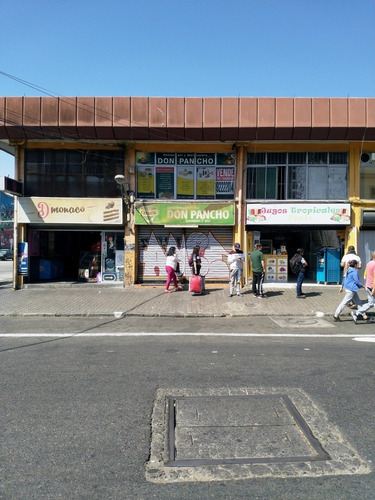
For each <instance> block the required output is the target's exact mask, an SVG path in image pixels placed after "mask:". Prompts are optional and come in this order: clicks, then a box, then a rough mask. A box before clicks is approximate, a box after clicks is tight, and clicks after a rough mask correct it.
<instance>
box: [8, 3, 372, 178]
mask: <svg viewBox="0 0 375 500" xmlns="http://www.w3.org/2000/svg"><path fill="white" fill-rule="evenodd" d="M0 18H1V19H2V27H1V30H0V54H1V58H0V95H1V96H39V95H41V96H44V95H52V96H121V95H123V96H129V95H130V96H178V97H187V96H189V97H195V96H255V97H258V96H275V97H375V55H374V53H375V52H374V47H375V29H374V27H375V0H1V1H0ZM0 175H10V176H12V175H13V160H12V158H10V157H9V155H4V154H0Z"/></svg>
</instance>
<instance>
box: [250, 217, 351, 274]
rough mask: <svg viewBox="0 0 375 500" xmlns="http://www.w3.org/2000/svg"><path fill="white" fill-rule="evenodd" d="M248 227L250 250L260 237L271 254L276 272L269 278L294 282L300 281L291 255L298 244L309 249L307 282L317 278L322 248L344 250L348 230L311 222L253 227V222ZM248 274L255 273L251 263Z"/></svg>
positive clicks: (306, 257) (273, 271) (271, 272)
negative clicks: (292, 264) (292, 263)
mask: <svg viewBox="0 0 375 500" xmlns="http://www.w3.org/2000/svg"><path fill="white" fill-rule="evenodd" d="M247 229H248V232H247V245H248V251H249V252H251V251H252V249H253V248H254V244H255V243H256V242H258V241H260V242H261V243H262V245H263V253H264V254H265V255H267V256H270V257H269V259H268V262H269V264H268V267H269V269H268V270H269V277H270V276H271V275H272V279H269V280H268V281H269V282H273V281H274V282H279V283H280V282H284V283H285V282H287V283H294V282H295V281H296V276H295V275H294V274H293V273H292V272H291V271H290V267H289V259H290V258H291V257H292V256H293V255H294V254H295V253H296V250H297V248H303V249H304V251H305V253H304V256H305V259H306V261H307V262H308V264H309V266H308V270H307V272H306V278H305V282H310V283H312V282H314V283H316V281H317V279H316V277H317V265H318V264H319V257H318V255H319V253H320V250H321V249H322V248H324V247H327V248H335V249H339V250H340V255H342V252H343V244H344V231H343V230H342V228H340V229H338V230H336V229H322V228H321V227H308V226H298V227H297V226H282V227H280V226H262V227H257V228H256V230H252V228H251V227H250V226H249V227H248V228H247ZM280 259H281V261H280V262H281V263H280V262H279V260H280ZM248 260H250V259H248ZM271 261H272V262H271ZM266 262H267V260H266ZM338 265H339V264H338ZM271 267H273V269H271ZM248 276H249V277H251V269H250V267H248ZM266 281H267V280H266Z"/></svg>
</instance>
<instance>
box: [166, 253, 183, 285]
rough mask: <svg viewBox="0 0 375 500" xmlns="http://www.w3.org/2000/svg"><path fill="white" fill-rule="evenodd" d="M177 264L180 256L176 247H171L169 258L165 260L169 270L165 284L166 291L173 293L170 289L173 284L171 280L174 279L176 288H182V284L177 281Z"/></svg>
mask: <svg viewBox="0 0 375 500" xmlns="http://www.w3.org/2000/svg"><path fill="white" fill-rule="evenodd" d="M177 264H178V257H177V254H176V247H170V249H169V250H168V252H167V258H166V261H165V270H166V272H167V275H168V277H167V282H166V284H165V290H164V291H165V293H171V291H170V290H169V285H170V284H171V281H173V284H174V288H175V290H176V292H177V291H179V290H182V288H181V287H180V286H178V282H177V276H176V269H177Z"/></svg>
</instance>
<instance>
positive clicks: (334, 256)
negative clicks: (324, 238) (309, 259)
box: [316, 247, 341, 284]
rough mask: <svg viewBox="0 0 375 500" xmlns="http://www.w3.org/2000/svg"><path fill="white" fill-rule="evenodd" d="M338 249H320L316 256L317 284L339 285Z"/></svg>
mask: <svg viewBox="0 0 375 500" xmlns="http://www.w3.org/2000/svg"><path fill="white" fill-rule="evenodd" d="M340 261H341V259H340V249H339V248H325V247H324V248H321V249H320V250H318V252H317V255H316V281H317V283H324V284H327V283H340V280H341V268H340Z"/></svg>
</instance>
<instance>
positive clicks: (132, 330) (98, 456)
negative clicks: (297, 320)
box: [0, 318, 375, 500]
mask: <svg viewBox="0 0 375 500" xmlns="http://www.w3.org/2000/svg"><path fill="white" fill-rule="evenodd" d="M138 321H139V320H138ZM138 321H137V319H136V318H133V319H132V320H131V321H130V319H125V318H123V319H119V320H108V318H106V319H103V320H101V319H100V318H96V319H90V318H85V319H79V320H77V319H75V320H74V319H63V318H54V319H53V320H50V319H46V318H44V319H43V318H41V319H38V318H35V319H33V320H31V318H28V319H27V320H25V319H22V318H13V319H6V318H2V320H1V332H2V334H4V333H16V332H23V331H24V332H26V331H28V332H31V333H34V334H35V336H31V337H30V336H24V335H22V333H18V334H17V335H15V336H14V337H4V336H1V338H0V356H1V358H0V381H1V382H0V384H1V386H0V387H1V394H2V396H1V406H2V410H1V412H0V426H1V429H2V431H1V435H2V445H1V451H0V454H1V460H0V478H1V484H0V498H4V499H25V498H28V499H29V498H30V499H31V498H37V499H55V498H56V499H57V498H66V499H90V500H93V499H94V500H95V499H103V498H106V499H145V500H146V499H147V500H148V499H151V498H156V499H192V500H195V499H200V500H201V499H206V498H207V499H208V498H215V499H262V500H265V499H285V500H289V499H290V500H291V499H293V500H296V499H298V500H304V499H306V500H307V499H309V500H311V499H313V500H315V499H316V500H323V499H324V500H327V498H334V499H340V500H349V499H354V498H358V497H359V496H360V497H361V499H363V500H370V499H371V500H373V498H374V491H375V478H374V474H373V473H370V474H354V475H346V474H345V475H337V476H325V477H317V478H309V477H304V478H284V479H283V478H273V477H269V478H254V479H246V480H236V481H228V480H225V481H224V480H223V481H213V482H206V481H204V479H203V480H201V481H196V482H192V483H182V484H179V483H166V484H154V483H151V482H148V481H147V480H146V476H145V465H146V463H147V461H148V459H149V454H150V443H151V430H150V429H151V428H150V422H151V415H152V410H153V404H154V400H155V397H156V392H157V390H158V389H160V388H164V389H169V388H179V389H184V388H189V389H205V388H212V389H217V388H223V387H225V388H228V389H229V390H230V389H231V388H238V387H247V388H252V387H253V388H257V387H263V388H264V387H266V388H267V387H269V388H274V387H281V388H284V389H285V391H286V392H287V391H288V389H290V388H297V389H301V390H302V391H304V392H305V393H306V394H307V395H308V397H309V398H311V399H312V400H313V401H314V403H315V404H316V405H317V406H318V407H319V409H320V410H321V411H323V412H324V413H325V414H326V416H327V419H328V420H329V422H330V423H332V424H333V425H335V426H336V427H337V428H338V429H339V430H340V432H341V434H342V436H343V438H344V439H345V440H347V441H348V443H350V444H351V445H352V446H353V447H354V448H355V449H356V450H357V452H358V453H359V455H360V456H361V457H362V459H363V460H364V461H365V462H366V463H367V464H368V465H369V466H370V467H371V468H372V466H373V462H374V458H375V457H374V455H375V453H374V450H375V442H374V441H375V437H374V432H373V418H374V413H375V403H374V397H373V393H374V392H373V391H374V389H373V388H374V378H375V369H374V353H375V344H374V343H372V342H371V333H372V332H369V330H368V326H367V331H365V332H364V333H363V331H364V329H365V326H364V325H363V326H358V327H353V322H350V331H349V324H348V326H346V325H340V329H339V330H338V329H337V328H335V329H333V328H323V329H320V328H317V327H315V326H314V327H308V328H306V327H302V328H301V327H298V328H290V329H287V328H285V327H284V328H281V327H279V326H278V325H277V324H275V322H274V321H273V320H272V319H270V318H263V319H262V321H263V323H262V322H261V320H260V319H259V318H256V320H254V322H252V321H249V319H248V318H244V319H235V320H231V321H230V322H226V321H225V322H224V321H223V318H219V319H216V320H214V319H207V320H203V321H202V319H196V320H195V319H194V318H191V319H188V320H184V321H183V322H182V323H181V322H176V320H173V318H170V319H162V320H159V321H158V320H156V319H155V318H150V319H149V320H147V319H145V318H142V320H141V323H139V322H138ZM210 327H211V329H210ZM354 328H356V331H355V334H353V329H354ZM256 329H258V330H263V334H262V335H263V336H259V337H257V336H249V334H250V333H252V332H253V333H255V330H256ZM345 329H347V330H348V331H346V330H345ZM332 330H334V333H335V335H333V333H332ZM52 331H53V332H54V335H55V336H43V335H42V333H43V332H44V333H45V332H52ZM137 331H138V332H144V334H147V332H148V333H150V332H155V333H157V332H158V333H160V334H165V333H167V332H168V331H170V332H176V333H177V332H180V333H183V332H194V333H198V334H199V333H203V335H196V336H190V335H183V336H176V335H169V336H163V335H149V336H136V335H135V334H136V332H137ZM210 331H211V332H213V331H215V332H228V333H229V334H230V333H232V334H236V333H237V332H243V335H242V336H241V335H240V336H236V335H228V336H224V335H222V336H217V335H214V334H212V335H208V334H209V333H210ZM62 332H69V333H70V334H73V335H69V336H67V337H58V335H59V333H62ZM75 332H84V333H86V334H90V333H96V334H98V333H100V332H101V333H110V332H113V333H114V334H115V335H120V336H108V337H106V336H90V337H79V336H76V335H74V333H75ZM340 332H341V333H340ZM357 332H358V336H357ZM204 333H206V335H204ZM280 333H281V334H282V335H283V336H279V337H277V336H272V335H278V334H280ZM296 333H297V334H298V335H300V336H299V337H294V335H295V334H296ZM267 334H268V335H269V336H266V335H267ZM290 335H293V336H290ZM332 335H333V336H332ZM340 335H345V336H344V337H342V336H340ZM355 338H358V340H354V339H355ZM364 340H367V342H365V341H364Z"/></svg>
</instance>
